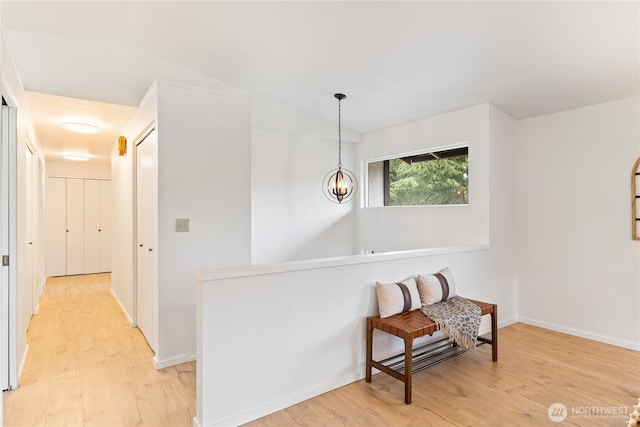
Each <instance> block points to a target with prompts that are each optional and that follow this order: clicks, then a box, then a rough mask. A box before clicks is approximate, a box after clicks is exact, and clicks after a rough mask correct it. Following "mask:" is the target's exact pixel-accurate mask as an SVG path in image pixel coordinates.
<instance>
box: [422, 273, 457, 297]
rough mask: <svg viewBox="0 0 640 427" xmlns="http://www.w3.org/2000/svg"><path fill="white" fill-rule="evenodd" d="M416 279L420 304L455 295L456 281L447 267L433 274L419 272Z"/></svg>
mask: <svg viewBox="0 0 640 427" xmlns="http://www.w3.org/2000/svg"><path fill="white" fill-rule="evenodd" d="M417 281H418V292H420V299H421V300H422V304H425V305H431V304H434V303H436V302H440V301H446V300H447V299H449V298H451V297H455V296H456V283H455V281H454V280H453V275H452V274H451V271H449V268H448V267H447V268H443V269H442V270H440V271H438V272H437V273H435V274H427V275H425V276H423V275H421V274H419V275H418V277H417Z"/></svg>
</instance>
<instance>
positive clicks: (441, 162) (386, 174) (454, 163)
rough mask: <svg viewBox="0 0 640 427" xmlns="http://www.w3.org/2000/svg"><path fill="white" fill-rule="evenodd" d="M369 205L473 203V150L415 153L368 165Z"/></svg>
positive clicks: (460, 149) (461, 148) (463, 148)
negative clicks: (471, 176)
mask: <svg viewBox="0 0 640 427" xmlns="http://www.w3.org/2000/svg"><path fill="white" fill-rule="evenodd" d="M367 176H368V180H367V181H368V182H367V187H368V192H367V196H368V203H367V206H369V207H375V206H427V205H464V204H467V203H469V147H468V146H464V147H457V148H452V149H446V150H438V151H430V152H424V153H419V154H412V155H408V156H405V157H397V158H391V159H388V160H381V161H376V162H369V163H368V164H367Z"/></svg>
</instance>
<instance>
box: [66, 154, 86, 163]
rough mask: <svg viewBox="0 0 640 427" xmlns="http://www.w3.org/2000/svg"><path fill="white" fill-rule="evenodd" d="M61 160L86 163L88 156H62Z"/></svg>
mask: <svg viewBox="0 0 640 427" xmlns="http://www.w3.org/2000/svg"><path fill="white" fill-rule="evenodd" d="M62 158H63V159H66V160H73V161H76V162H86V161H87V160H89V156H87V155H84V154H63V155H62Z"/></svg>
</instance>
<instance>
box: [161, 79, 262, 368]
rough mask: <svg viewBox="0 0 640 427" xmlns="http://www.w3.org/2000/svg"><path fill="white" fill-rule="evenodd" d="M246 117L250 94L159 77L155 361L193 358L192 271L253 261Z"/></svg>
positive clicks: (249, 144) (249, 135)
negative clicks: (183, 225)
mask: <svg viewBox="0 0 640 427" xmlns="http://www.w3.org/2000/svg"><path fill="white" fill-rule="evenodd" d="M250 120H251V116H250V105H249V101H248V100H247V99H244V98H238V97H236V96H230V95H223V94H220V93H215V92H211V91H206V90H200V89H194V88H184V87H180V86H176V85H172V84H164V83H159V84H158V122H157V124H158V292H159V294H158V297H159V300H158V304H159V307H158V310H159V311H158V321H159V324H158V353H157V354H156V360H157V363H158V364H160V365H162V364H173V363H174V362H173V361H174V360H175V361H178V360H179V359H180V358H188V359H194V358H195V349H196V337H195V310H196V289H195V287H194V281H193V275H194V272H195V271H196V270H198V269H200V268H202V266H214V267H231V266H238V265H247V264H249V263H250V262H251V132H250ZM176 218H189V219H190V230H189V232H188V233H176V231H175V220H176ZM182 361H185V360H182Z"/></svg>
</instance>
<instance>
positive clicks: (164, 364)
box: [153, 354, 196, 369]
mask: <svg viewBox="0 0 640 427" xmlns="http://www.w3.org/2000/svg"><path fill="white" fill-rule="evenodd" d="M194 360H196V355H195V354H193V355H184V356H178V357H172V358H171V359H164V360H158V356H157V355H156V356H154V357H153V364H154V366H155V367H156V369H164V368H168V367H169V366H174V365H180V364H182V363H187V362H193V361H194Z"/></svg>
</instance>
